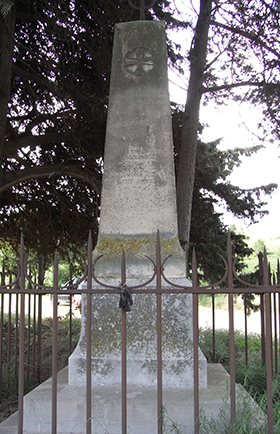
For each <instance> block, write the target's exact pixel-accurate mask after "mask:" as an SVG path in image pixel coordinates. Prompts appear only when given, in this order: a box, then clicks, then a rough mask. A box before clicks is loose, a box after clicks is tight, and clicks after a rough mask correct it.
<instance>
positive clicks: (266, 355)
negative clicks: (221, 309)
mask: <svg viewBox="0 0 280 434" xmlns="http://www.w3.org/2000/svg"><path fill="white" fill-rule="evenodd" d="M166 259H167V258H165V259H164V260H163V261H162V259H161V246H160V236H159V233H158V236H157V246H156V252H155V261H154V262H153V263H154V273H153V275H152V276H151V278H150V279H149V281H148V282H146V283H145V284H143V285H138V286H134V287H129V285H128V290H129V292H130V293H131V294H147V293H152V294H155V296H156V306H157V420H158V423H157V426H158V434H162V432H163V418H162V409H163V401H162V395H163V388H162V315H161V307H162V305H161V298H162V295H163V294H166V293H173V294H192V298H193V361H194V363H193V366H194V368H193V369H194V371H193V381H194V433H195V434H199V378H198V377H199V365H198V345H199V323H198V296H199V294H208V295H209V294H210V295H212V316H213V319H212V321H213V333H212V345H213V356H214V358H215V294H221V293H223V294H226V296H227V298H228V319H229V323H228V324H229V351H230V418H231V424H232V426H233V425H234V421H235V417H236V391H235V354H234V333H235V332H234V297H235V296H236V295H242V296H243V299H244V322H245V349H244V351H245V354H246V362H247V361H248V344H247V336H248V331H247V315H246V313H247V305H246V297H247V296H248V295H250V294H258V295H259V296H260V304H261V309H260V323H261V357H262V363H263V365H265V366H266V376H267V420H268V434H272V433H273V399H272V398H273V397H272V380H273V376H274V375H277V374H278V366H279V344H278V339H279V330H280V310H279V306H280V293H279V288H280V284H279V276H280V273H279V262H278V269H277V273H276V276H275V275H273V277H271V273H270V267H269V264H268V263H267V257H266V254H265V252H264V255H259V284H258V285H253V284H249V283H247V282H245V281H244V280H242V279H241V278H240V276H238V275H237V273H236V271H235V260H234V259H233V256H232V245H231V238H230V234H229V235H228V244H227V259H224V258H223V261H224V264H225V274H224V276H223V278H222V279H221V280H220V281H219V282H216V283H215V284H211V285H209V286H199V284H198V271H197V264H196V256H195V251H193V259H192V286H183V285H178V284H174V283H172V282H170V280H169V279H168V278H167V277H166V276H165V274H164V266H165V261H166ZM95 263H96V261H95ZM95 263H92V241H91V236H89V241H88V257H87V266H86V272H85V275H84V277H83V279H86V281H87V288H86V289H84V290H79V291H81V292H82V293H84V294H85V295H86V299H87V301H86V306H87V318H88V324H89V325H88V327H87V368H86V369H87V376H86V421H85V423H86V433H87V434H90V433H91V417H92V414H91V413H92V386H91V326H90V324H91V316H92V303H91V296H92V294H104V293H110V294H120V293H121V291H122V290H123V287H124V285H125V284H126V282H127V280H129V276H128V278H127V276H126V259H125V253H123V256H122V264H121V270H120V274H121V284H120V286H118V287H112V286H106V285H104V284H102V282H100V281H99V280H98V279H97V278H96V276H95V273H94V270H95ZM58 267H59V264H58V257H57V254H55V258H54V275H53V286H52V287H46V286H45V285H44V282H43V265H42V258H41V259H40V261H39V271H38V277H37V278H32V277H31V275H30V272H28V265H27V255H26V253H25V250H24V242H23V237H22V239H21V245H20V260H19V263H18V267H17V270H18V271H17V273H16V275H14V276H13V275H12V274H11V273H9V271H8V270H6V269H5V264H3V268H2V272H1V286H0V293H1V317H0V321H1V324H0V333H1V336H0V338H1V340H0V360H1V363H0V386H1V390H0V398H1V399H2V393H3V388H2V385H3V366H4V362H5V363H8V364H9V365H11V366H12V368H11V369H12V370H13V376H14V377H15V378H16V379H18V384H17V386H18V434H22V432H23V405H24V401H23V396H24V382H25V381H26V378H29V377H32V378H36V380H37V382H38V383H39V382H40V381H41V362H42V360H41V354H42V335H41V333H42V297H43V295H45V294H52V297H53V330H52V434H56V432H57V417H58V415H57V350H58V349H57V323H58V310H57V309H58V308H57V297H58V295H59V294H60V292H61V290H60V288H59V285H58ZM153 281H154V282H155V285H154V286H151V285H149V287H148V288H147V287H145V285H147V284H148V283H149V284H150V283H151V282H153ZM93 282H95V283H93ZM164 282H165V283H167V284H168V286H167V287H166V284H165V287H164V288H163V283H164ZM234 282H235V284H234ZM236 282H237V284H236ZM67 293H68V294H69V295H70V296H71V295H73V294H75V293H77V289H76V288H74V287H71V286H69V288H68V289H67ZM277 294H278V295H277ZM12 298H14V299H13V301H12ZM70 298H71V297H70ZM12 303H14V304H15V306H16V308H15V313H14V315H15V318H14V320H13V321H12V316H11V315H12V313H11V312H12ZM5 310H6V311H7V312H8V319H7V318H6V317H5V316H4V311H5ZM69 311H70V315H69V330H70V333H69V354H70V353H71V351H72V340H71V339H72V332H71V321H72V304H71V301H70V307H69ZM26 321H27V323H26ZM121 322H122V350H121V351H122V417H121V427H120V429H121V432H122V434H126V433H127V365H126V360H127V354H126V351H127V345H126V333H127V325H126V309H125V306H124V308H123V309H122V313H121ZM4 336H5V339H4ZM214 361H215V360H214Z"/></svg>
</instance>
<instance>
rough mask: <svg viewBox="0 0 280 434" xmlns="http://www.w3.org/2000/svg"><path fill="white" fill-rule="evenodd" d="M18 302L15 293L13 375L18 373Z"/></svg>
mask: <svg viewBox="0 0 280 434" xmlns="http://www.w3.org/2000/svg"><path fill="white" fill-rule="evenodd" d="M18 302H19V296H18V294H16V319H15V328H16V329H15V377H17V375H18Z"/></svg>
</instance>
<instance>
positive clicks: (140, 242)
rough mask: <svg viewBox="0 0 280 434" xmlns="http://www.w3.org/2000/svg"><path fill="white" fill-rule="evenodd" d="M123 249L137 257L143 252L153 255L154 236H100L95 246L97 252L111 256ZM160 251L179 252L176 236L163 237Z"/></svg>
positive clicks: (120, 252) (170, 253)
mask: <svg viewBox="0 0 280 434" xmlns="http://www.w3.org/2000/svg"><path fill="white" fill-rule="evenodd" d="M123 251H124V252H125V253H126V254H130V255H133V256H138V257H142V256H143V255H145V254H149V255H152V256H153V255H155V253H156V236H151V237H135V238H118V237H101V238H100V240H99V242H98V245H97V246H96V252H97V253H98V254H101V255H106V256H107V257H111V258H113V257H116V256H119V255H121V254H122V252H123ZM161 251H162V253H164V254H165V255H176V254H178V253H179V254H180V253H181V247H180V244H179V241H178V238H177V237H172V238H163V239H162V240H161Z"/></svg>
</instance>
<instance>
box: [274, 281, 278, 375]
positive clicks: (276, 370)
mask: <svg viewBox="0 0 280 434" xmlns="http://www.w3.org/2000/svg"><path fill="white" fill-rule="evenodd" d="M275 285H276V279H275V274H274V273H273V286H275ZM273 309H274V314H273V320H274V369H275V374H276V375H277V374H278V332H277V301H276V293H275V292H274V293H273Z"/></svg>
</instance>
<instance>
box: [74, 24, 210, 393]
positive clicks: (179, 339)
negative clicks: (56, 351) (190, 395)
mask: <svg viewBox="0 0 280 434" xmlns="http://www.w3.org/2000/svg"><path fill="white" fill-rule="evenodd" d="M157 230H159V231H160V236H161V249H162V257H163V259H164V258H165V257H167V256H168V255H170V254H171V255H172V257H171V259H170V260H168V262H167V264H166V267H165V273H166V276H167V277H168V278H170V279H173V281H174V282H177V283H180V284H184V285H190V283H189V282H188V281H187V279H186V278H185V258H184V252H183V250H182V248H181V246H180V244H179V241H178V237H177V211H176V191H175V175H174V160H173V140H172V127H171V114H170V102H169V91H168V76H167V53H166V38H165V26H164V23H162V22H151V21H138V22H130V23H122V24H117V25H116V27H115V37H114V48H113V58H112V72H111V83H110V95H109V109H108V120H107V131H106V144H105V158H104V176H103V184H102V196H101V216H100V230H99V239H98V243H97V246H96V248H95V250H94V252H93V256H94V257H96V256H98V255H100V254H102V255H103V257H102V258H101V259H100V260H99V261H98V263H97V265H96V275H97V276H98V278H99V279H100V280H103V281H104V282H106V283H107V284H108V282H110V284H113V285H114V286H117V284H118V282H120V269H121V255H122V252H123V250H124V251H125V253H126V258H127V276H128V279H127V285H128V286H129V285H130V284H134V285H135V284H136V283H135V282H137V283H139V282H143V281H146V280H147V278H149V277H151V276H152V274H153V266H152V263H151V261H149V260H148V259H147V258H146V256H145V255H147V256H149V257H150V258H155V251H156V233H157ZM95 285H96V284H95ZM151 285H155V283H152V284H151ZM133 298H134V303H133V306H132V310H131V312H130V313H129V314H128V315H127V339H128V342H127V357H128V362H127V367H128V374H127V382H128V384H134V385H140V386H153V385H156V378H157V376H156V366H157V365H156V307H155V296H153V295H151V294H141V295H137V296H136V295H135V296H134V297H133ZM118 303H119V297H118V296H116V295H115V296H114V295H96V296H93V298H92V312H93V320H92V363H91V365H92V385H93V386H94V385H99V384H103V385H112V384H119V383H120V382H121V350H120V347H121V311H120V309H119V308H118ZM162 305H163V306H162V323H163V337H162V345H163V386H164V387H188V388H192V387H193V364H192V357H193V347H192V299H191V296H189V295H186V294H183V295H182V294H181V295H173V294H171V295H163V296H162ZM82 312H83V319H82V330H81V336H80V340H79V343H78V346H77V348H76V349H75V351H74V353H73V354H72V355H71V356H70V359H69V384H70V385H82V384H85V378H86V372H85V366H86V321H87V319H86V303H84V304H83V307H82ZM199 368H200V387H202V388H203V387H206V385H207V374H206V360H205V358H204V356H203V355H202V353H200V364H199Z"/></svg>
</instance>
